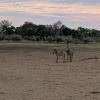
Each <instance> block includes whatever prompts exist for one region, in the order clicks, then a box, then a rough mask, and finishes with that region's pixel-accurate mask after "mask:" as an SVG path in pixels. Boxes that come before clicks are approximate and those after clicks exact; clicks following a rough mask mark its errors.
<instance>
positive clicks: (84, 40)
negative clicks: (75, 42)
mask: <svg viewBox="0 0 100 100" xmlns="http://www.w3.org/2000/svg"><path fill="white" fill-rule="evenodd" d="M82 41H83V43H84V44H87V43H90V42H94V40H93V39H92V38H90V37H86V38H83V39H82Z"/></svg>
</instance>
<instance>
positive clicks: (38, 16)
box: [0, 0, 100, 30]
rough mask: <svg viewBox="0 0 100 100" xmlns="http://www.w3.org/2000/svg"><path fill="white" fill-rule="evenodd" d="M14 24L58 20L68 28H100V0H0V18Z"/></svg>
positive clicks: (51, 22)
mask: <svg viewBox="0 0 100 100" xmlns="http://www.w3.org/2000/svg"><path fill="white" fill-rule="evenodd" d="M4 19H6V20H9V21H11V22H12V23H13V25H15V26H19V25H21V24H23V23H24V22H25V21H30V22H33V23H35V24H53V23H55V22H56V21H58V20H60V21H61V22H62V23H63V24H65V25H66V26H67V27H70V28H77V27H79V26H82V27H87V28H95V29H99V30H100V0H0V20H4Z"/></svg>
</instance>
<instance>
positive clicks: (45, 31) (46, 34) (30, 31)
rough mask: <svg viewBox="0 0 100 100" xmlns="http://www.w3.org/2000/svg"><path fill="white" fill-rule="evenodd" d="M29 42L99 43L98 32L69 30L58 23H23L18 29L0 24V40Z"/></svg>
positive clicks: (8, 24)
mask: <svg viewBox="0 0 100 100" xmlns="http://www.w3.org/2000/svg"><path fill="white" fill-rule="evenodd" d="M22 39H24V40H30V41H41V40H42V41H49V42H58V43H59V42H66V41H67V42H70V43H80V42H83V43H85V44H86V43H89V42H94V41H96V42H100V31H99V30H95V29H88V28H83V27H78V29H76V30H75V29H71V28H68V27H67V26H65V25H63V24H62V23H61V22H60V21H58V22H56V23H55V24H53V25H36V24H34V23H32V22H25V23H24V24H23V25H21V26H19V27H14V26H12V24H11V22H9V21H8V20H3V21H1V22H0V40H14V41H20V40H22Z"/></svg>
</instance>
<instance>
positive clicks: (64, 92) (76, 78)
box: [0, 47, 100, 100]
mask: <svg viewBox="0 0 100 100" xmlns="http://www.w3.org/2000/svg"><path fill="white" fill-rule="evenodd" d="M95 56H97V57H98V58H100V49H86V48H85V49H84V48H83V49H82V48H81V49H80V48H78V49H76V50H75V55H74V61H73V62H72V63H62V60H60V62H59V63H55V56H54V55H52V54H51V52H50V49H46V48H31V47H23V48H19V47H5V48H0V100H100V60H99V59H91V58H94V57H95Z"/></svg>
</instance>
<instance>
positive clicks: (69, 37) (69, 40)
mask: <svg viewBox="0 0 100 100" xmlns="http://www.w3.org/2000/svg"><path fill="white" fill-rule="evenodd" d="M73 42H74V39H73V37H72V36H67V37H66V38H65V43H73Z"/></svg>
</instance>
